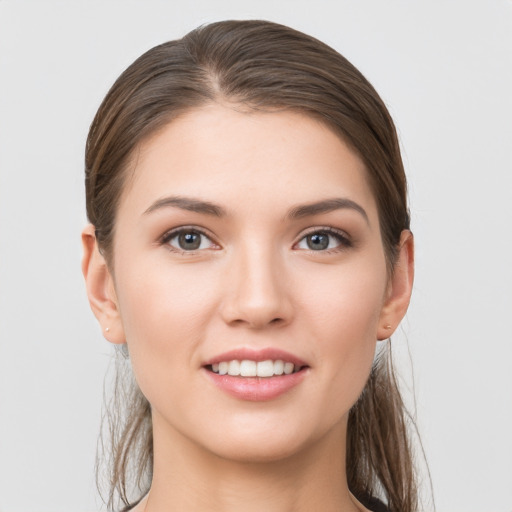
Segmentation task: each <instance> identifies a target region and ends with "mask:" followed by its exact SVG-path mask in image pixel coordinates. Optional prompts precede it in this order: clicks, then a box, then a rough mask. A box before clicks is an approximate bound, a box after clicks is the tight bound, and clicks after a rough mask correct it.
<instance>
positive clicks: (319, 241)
mask: <svg viewBox="0 0 512 512" xmlns="http://www.w3.org/2000/svg"><path fill="white" fill-rule="evenodd" d="M307 243H308V247H309V248H310V249H313V250H314V251H318V250H321V249H327V247H329V237H328V235H325V234H324V233H315V234H314V235H310V236H308V238H307Z"/></svg>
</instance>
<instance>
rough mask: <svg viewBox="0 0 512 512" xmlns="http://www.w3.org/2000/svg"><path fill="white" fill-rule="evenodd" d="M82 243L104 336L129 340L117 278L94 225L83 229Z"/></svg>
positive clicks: (88, 284)
mask: <svg viewBox="0 0 512 512" xmlns="http://www.w3.org/2000/svg"><path fill="white" fill-rule="evenodd" d="M82 246H83V257H82V273H83V275H84V278H85V286H86V289H87V296H88V298H89V304H90V305H91V309H92V311H93V313H94V316H95V317H96V318H97V319H98V322H99V323H100V326H101V329H102V331H103V336H104V337H105V338H106V339H107V340H108V341H110V342H111V343H125V342H126V340H125V336H124V330H123V325H122V322H121V316H120V314H119V309H118V303H117V297H116V292H115V288H114V280H113V278H112V275H111V273H110V270H109V268H108V266H107V262H106V261H105V258H104V257H103V255H102V254H101V252H100V250H99V247H98V242H97V240H96V235H95V229H94V226H93V225H92V224H89V225H88V226H87V227H86V228H85V229H84V230H83V231H82Z"/></svg>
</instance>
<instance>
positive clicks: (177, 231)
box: [159, 226, 217, 243]
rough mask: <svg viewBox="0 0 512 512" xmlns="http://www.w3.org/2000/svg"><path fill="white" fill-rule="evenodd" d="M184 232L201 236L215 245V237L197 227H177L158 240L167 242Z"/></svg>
mask: <svg viewBox="0 0 512 512" xmlns="http://www.w3.org/2000/svg"><path fill="white" fill-rule="evenodd" d="M184 231H185V232H186V231H195V232H197V233H199V234H201V235H204V236H205V237H206V238H208V239H210V240H211V241H212V242H214V243H217V242H216V241H215V237H214V236H213V235H212V234H211V233H210V232H209V231H208V230H207V229H205V228H202V227H199V226H179V227H176V228H172V229H169V230H167V231H166V232H165V233H164V234H163V235H162V236H160V237H159V240H160V241H161V242H168V241H169V240H171V239H172V238H174V237H175V236H177V235H179V234H180V233H183V232H184Z"/></svg>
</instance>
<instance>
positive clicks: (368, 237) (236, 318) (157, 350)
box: [113, 105, 389, 460]
mask: <svg viewBox="0 0 512 512" xmlns="http://www.w3.org/2000/svg"><path fill="white" fill-rule="evenodd" d="M113 255H114V256H113V287H114V290H115V295H114V299H113V300H114V302H115V305H116V309H117V311H118V313H119V319H118V321H119V328H118V330H119V329H120V330H121V331H122V336H123V338H125V339H126V342H127V343H128V346H129V352H130V358H131V361H132V364H133V369H134V372H135V376H136V379H137V381H138V383H139V385H140V388H141V390H142V392H143V393H144V394H145V396H146V397H147V398H148V400H149V402H150V403H151V405H152V412H153V422H154V429H155V435H157V436H168V437H172V438H173V439H174V440H176V439H178V440H179V439H181V440H182V441H183V442H184V443H187V444H188V445H191V446H194V447H195V448H197V449H200V450H207V451H209V452H212V453H215V454H218V455H220V456H222V457H226V458H232V459H244V460H246V459H248V460H269V459H277V458H279V457H286V456H288V455H290V454H293V453H296V452H299V451H300V450H303V449H306V448H308V447H309V446H312V445H313V444H314V443H317V442H319V441H320V440H322V439H328V438H330V436H332V435H334V434H335V436H339V435H341V433H342V432H343V431H344V428H345V425H346V419H347V415H348V412H349V409H350V408H351V406H352V405H353V404H354V403H355V401H356V400H357V398H358V397H359V395H360V393H361V391H362V389H363V387H364V384H365V382H366V380H367V378H368V375H369V371H370V368H371V365H372V362H373V357H374V352H375V345H376V340H377V338H378V337H379V335H378V333H379V329H381V328H382V325H381V324H382V322H383V314H384V313H383V312H384V311H385V306H386V301H387V299H388V298H389V283H388V275H387V272H386V260H385V254H384V249H383V246H382V240H381V236H380V231H379V219H378V214H377V207H376V202H375V199H374V197H373V196H372V193H371V190H370V186H369V184H368V181H367V177H366V171H365V168H364V165H363V164H362V162H361V160H360V159H359V158H358V157H357V156H356V154H355V153H354V152H352V151H351V150H350V149H349V148H348V146H347V145H346V144H345V143H344V142H343V141H342V140H341V139H340V138H339V137H338V136H337V135H335V134H334V133H333V132H332V131H331V130H329V129H328V128H327V127H325V126H324V125H322V124H321V123H319V122H317V121H315V120H313V119H311V118H309V117H306V116H304V115H301V114H298V113H291V112H280V113H240V112H237V111H235V110H233V109H231V108H228V107H224V106H220V105H210V106H207V107H204V108H201V109H198V110H195V111H192V112H190V113H188V114H186V115H184V116H182V117H181V118H179V119H177V120H175V121H173V122H171V123H170V124H169V125H167V126H166V127H165V128H163V129H162V130H161V131H160V132H159V133H157V134H156V135H154V136H153V137H152V138H150V139H149V140H148V141H147V142H146V143H145V144H144V145H143V146H142V147H141V148H140V151H139V152H137V155H136V158H135V159H134V160H133V177H131V178H130V179H129V180H128V181H127V183H126V186H125V190H124V191H123V195H122V198H121V202H120V206H119V210H118V214H117V220H116V231H115V237H114V246H113ZM237 361H238V363H237ZM258 363H259V364H258ZM225 372H228V374H225ZM290 372H291V373H290ZM240 373H241V374H240ZM230 374H232V375H230Z"/></svg>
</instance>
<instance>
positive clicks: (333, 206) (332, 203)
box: [288, 197, 370, 224]
mask: <svg viewBox="0 0 512 512" xmlns="http://www.w3.org/2000/svg"><path fill="white" fill-rule="evenodd" d="M344 209H350V210H355V211H356V212H358V213H360V214H361V215H362V216H363V217H364V219H365V221H366V223H367V224H370V220H369V218H368V214H367V213H366V211H365V209H364V208H363V207H362V206H361V205H359V204H358V203H356V202H355V201H352V200H351V199H347V198H341V197H335V198H332V199H324V200H323V201H318V202H315V203H310V204H305V205H299V206H296V207H295V208H292V209H291V210H290V211H289V212H288V217H289V218H291V219H302V218H304V217H309V216H313V215H320V214H321V213H328V212H332V211H335V210H344Z"/></svg>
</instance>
